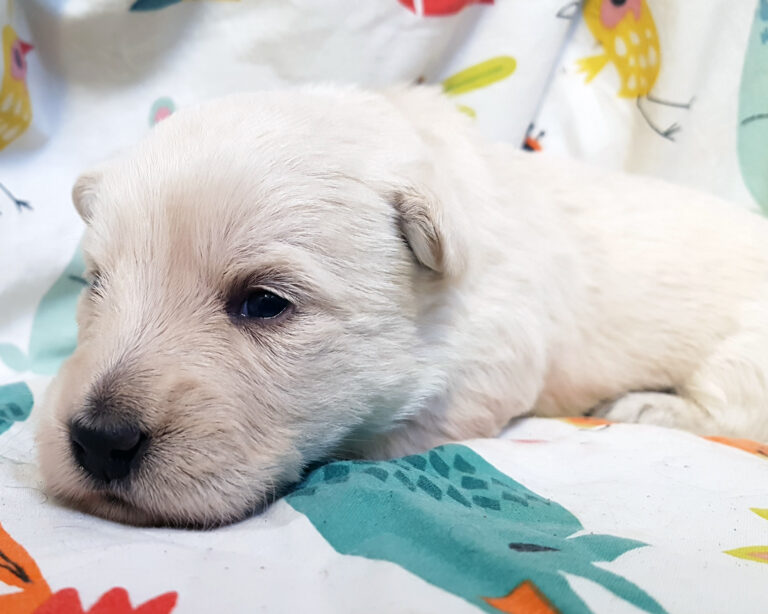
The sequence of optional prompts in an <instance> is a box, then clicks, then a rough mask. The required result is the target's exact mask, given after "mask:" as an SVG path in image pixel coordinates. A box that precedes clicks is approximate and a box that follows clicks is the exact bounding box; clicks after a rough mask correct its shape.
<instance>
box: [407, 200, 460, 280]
mask: <svg viewBox="0 0 768 614" xmlns="http://www.w3.org/2000/svg"><path fill="white" fill-rule="evenodd" d="M393 204H394V207H395V210H396V211H397V214H398V223H399V225H400V231H401V232H402V233H403V236H404V237H405V239H406V241H407V242H408V245H409V247H410V248H411V251H412V252H413V254H414V255H415V256H416V259H417V260H418V261H419V262H420V263H421V264H422V265H424V266H425V267H427V268H429V269H432V270H433V271H435V272H436V273H440V274H441V275H444V276H446V277H458V276H459V275H461V273H463V271H464V269H465V268H466V258H465V256H466V254H465V249H464V245H463V243H462V241H461V240H460V238H459V236H458V234H457V233H456V232H455V231H453V229H451V228H450V224H449V223H448V221H447V220H446V219H445V216H444V213H443V210H442V208H441V207H440V203H439V202H438V201H437V199H436V198H435V197H434V196H433V195H431V194H429V193H427V192H425V191H424V190H415V189H410V188H409V189H404V190H399V191H397V192H396V193H395V194H394V198H393Z"/></svg>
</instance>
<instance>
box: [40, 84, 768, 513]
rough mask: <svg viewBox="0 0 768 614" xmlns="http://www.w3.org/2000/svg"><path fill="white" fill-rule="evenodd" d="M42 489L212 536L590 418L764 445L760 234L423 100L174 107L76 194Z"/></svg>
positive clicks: (766, 258) (339, 96)
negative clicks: (349, 465) (348, 479)
mask: <svg viewBox="0 0 768 614" xmlns="http://www.w3.org/2000/svg"><path fill="white" fill-rule="evenodd" d="M73 196H74V202H75V205H76V208H77V210H78V212H79V213H80V215H81V216H82V218H83V219H84V220H85V222H86V224H87V231H86V234H85V238H84V243H83V248H84V252H85V255H86V261H87V264H88V276H89V279H90V280H91V286H90V289H89V290H88V291H87V292H85V293H84V296H83V297H82V299H81V302H80V305H79V312H78V323H79V327H80V333H79V340H78V347H77V350H76V352H75V353H74V355H73V356H72V357H71V358H70V359H69V360H68V361H67V362H66V364H65V365H64V366H63V367H62V369H61V372H60V373H59V375H58V377H57V378H56V380H55V381H54V383H53V384H52V386H51V389H50V391H49V394H48V397H47V400H46V403H45V408H44V412H45V418H44V421H43V424H42V427H41V430H40V433H39V448H40V462H41V466H42V471H43V474H44V477H45V479H46V481H47V484H48V487H49V489H50V490H51V491H52V492H53V493H54V494H56V495H58V496H60V497H62V498H64V499H65V500H67V501H69V502H71V503H74V504H76V505H77V506H79V507H80V508H82V509H84V510H86V511H89V512H92V513H95V514H98V515H101V516H105V517H108V518H112V519H116V520H119V521H125V522H129V523H136V524H171V525H196V526H200V525H202V526H212V525H216V524H220V523H225V522H230V521H235V520H237V519H240V518H243V517H244V516H246V515H248V514H250V513H252V512H253V511H254V510H257V509H259V508H260V507H261V506H263V505H264V504H265V503H267V502H269V501H270V500H271V499H272V498H274V496H276V495H277V494H278V493H279V492H280V491H281V489H282V488H284V487H285V485H287V484H290V483H291V482H293V481H295V480H297V479H298V478H299V477H300V475H301V473H302V471H303V470H304V469H305V468H306V467H307V466H308V464H310V463H313V462H316V461H319V460H322V459H326V458H329V457H367V458H379V457H389V456H395V455H402V454H407V453H413V452H418V451H422V450H424V449H427V448H429V447H431V446H434V445H437V444H440V443H442V442H446V441H452V440H460V439H467V438H472V437H489V436H494V435H496V434H497V433H498V432H499V431H500V430H501V429H502V428H503V427H504V426H505V425H506V424H507V423H508V422H509V421H510V420H511V419H513V418H516V417H519V416H523V415H526V414H530V413H534V414H536V415H541V416H561V415H578V414H584V413H587V412H589V411H590V410H595V408H597V411H599V413H600V414H601V415H605V416H606V417H607V418H609V419H611V420H621V421H633V422H646V423H654V424H661V425H667V426H673V427H680V428H684V429H689V430H692V431H695V432H699V433H718V434H722V435H731V436H743V437H752V438H756V439H761V440H766V439H768V387H767V385H766V378H767V377H768V222H766V221H765V220H763V219H761V218H760V217H758V216H757V215H754V214H752V213H749V212H746V211H743V210H740V209H738V208H736V207H734V206H730V205H727V204H724V203H721V202H720V201H718V200H717V199H715V198H713V197H711V196H707V195H705V194H698V193H695V192H692V191H689V190H687V189H684V188H681V187H675V186H672V185H667V184H665V183H662V182H659V181H656V180H654V179H649V178H640V177H629V176H625V175H620V174H608V173H604V172H601V171H599V170H596V169H592V168H589V167H587V166H583V165H580V164H577V163H574V162H567V161H559V160H555V159H551V158H549V157H547V156H546V155H543V154H529V153H524V152H518V151H517V150H516V149H515V148H512V147H510V146H507V145H492V144H489V143H487V142H485V141H483V140H482V139H481V138H479V136H478V135H477V134H476V133H475V131H474V129H473V127H472V122H471V120H469V119H468V118H466V117H464V116H463V115H462V114H460V113H458V112H457V111H456V110H455V109H454V107H453V105H452V104H451V103H449V102H446V101H445V100H444V99H443V98H442V97H441V96H440V94H439V93H438V92H437V91H435V90H432V89H428V88H419V89H408V88H393V89H391V90H388V91H385V92H383V93H369V92H364V91H360V90H357V89H349V88H332V87H327V88H321V87H317V88H304V89H299V90H293V91H284V92H265V93H258V94H252V95H239V96H233V97H229V98H224V99H221V100H218V101H215V102H211V103H209V104H204V105H202V106H200V107H198V108H194V109H189V110H185V111H181V112H179V113H177V114H175V115H174V116H173V117H171V118H170V119H168V120H167V121H164V122H162V123H161V124H160V125H159V126H157V127H156V128H155V129H154V131H153V132H152V133H151V134H150V135H149V136H148V137H147V138H146V139H145V140H144V141H143V142H142V143H140V144H139V145H138V146H136V147H135V148H134V149H132V150H130V151H127V152H125V153H123V154H122V155H120V156H119V157H117V158H116V159H114V160H112V161H110V162H107V163H106V164H104V165H103V166H101V167H99V168H97V169H95V170H93V171H91V172H88V173H86V174H84V175H83V176H82V177H81V178H80V179H79V180H78V181H77V184H76V186H75V188H74V194H73Z"/></svg>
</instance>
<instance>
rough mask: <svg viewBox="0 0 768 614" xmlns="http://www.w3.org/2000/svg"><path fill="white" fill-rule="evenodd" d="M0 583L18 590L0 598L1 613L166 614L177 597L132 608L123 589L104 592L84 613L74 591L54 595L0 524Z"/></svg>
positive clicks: (152, 600)
mask: <svg viewBox="0 0 768 614" xmlns="http://www.w3.org/2000/svg"><path fill="white" fill-rule="evenodd" d="M0 582H4V583H5V584H7V585H9V586H13V587H15V588H18V589H19V590H18V591H17V592H15V593H10V594H8V595H0V612H2V614H170V612H171V611H172V610H173V608H174V607H175V606H176V600H177V599H178V595H177V594H176V593H175V592H169V593H165V594H163V595H160V596H159V597H155V598H154V599H150V600H149V601H147V602H145V603H143V604H142V605H140V606H137V607H136V608H134V607H133V606H131V601H130V599H129V598H128V592H127V591H126V590H125V589H124V588H113V589H112V590H110V591H107V592H106V593H104V594H103V595H102V596H101V597H100V598H99V600H98V601H97V602H96V603H95V604H93V606H91V608H90V609H89V610H87V611H86V610H84V609H83V606H82V604H81V602H80V596H79V595H78V593H77V590H76V589H74V588H65V589H63V590H60V591H58V592H56V593H54V594H51V589H50V587H49V586H48V583H47V582H46V581H45V578H43V575H42V574H41V573H40V569H39V568H38V567H37V563H35V560H34V559H33V558H32V557H31V556H30V555H29V553H28V552H27V551H26V550H24V548H22V547H21V546H20V545H19V544H18V543H16V542H15V541H14V540H13V539H12V538H11V536H10V535H8V533H7V532H6V531H5V530H4V529H3V527H2V525H0Z"/></svg>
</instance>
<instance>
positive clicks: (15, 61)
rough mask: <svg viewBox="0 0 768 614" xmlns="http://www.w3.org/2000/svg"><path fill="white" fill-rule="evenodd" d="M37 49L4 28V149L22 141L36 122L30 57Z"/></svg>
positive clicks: (0, 129)
mask: <svg viewBox="0 0 768 614" xmlns="http://www.w3.org/2000/svg"><path fill="white" fill-rule="evenodd" d="M32 49H34V47H33V46H32V45H30V44H29V43H27V42H24V41H23V40H21V39H20V38H19V35H18V34H16V31H15V30H14V29H13V28H12V27H11V26H9V25H6V26H5V27H3V82H2V85H0V149H5V148H6V147H7V146H8V145H10V144H11V143H12V142H13V141H14V140H16V139H17V138H19V137H20V136H21V135H22V134H23V133H24V131H25V130H26V129H27V128H28V127H29V124H30V123H31V122H32V103H31V102H30V99H29V90H28V89H27V57H26V56H27V54H28V53H29V52H30V51H32Z"/></svg>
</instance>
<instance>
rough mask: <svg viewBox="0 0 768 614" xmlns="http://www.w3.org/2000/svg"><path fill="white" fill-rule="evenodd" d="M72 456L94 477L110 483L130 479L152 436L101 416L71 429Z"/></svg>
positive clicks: (133, 426) (76, 423)
mask: <svg viewBox="0 0 768 614" xmlns="http://www.w3.org/2000/svg"><path fill="white" fill-rule="evenodd" d="M69 435H70V441H71V445H72V454H73V455H74V457H75V460H76V461H77V463H78V464H79V465H80V466H81V467H82V468H83V469H84V470H85V471H86V473H88V474H89V475H90V476H91V477H92V478H94V479H95V480H97V481H99V482H104V483H109V482H111V481H113V480H121V479H123V478H125V477H127V476H128V475H129V474H130V473H131V472H132V471H134V470H135V469H136V467H137V466H138V464H139V462H140V460H141V457H142V455H143V454H144V451H145V449H146V447H147V446H146V444H147V441H148V436H147V434H146V433H145V432H143V431H142V430H141V429H140V428H139V427H138V426H137V425H134V424H130V423H126V422H123V421H118V420H115V419H114V418H112V417H110V416H99V417H98V418H97V419H95V420H90V421H89V422H88V423H87V424H86V423H84V422H79V421H74V422H72V424H71V425H70V428H69Z"/></svg>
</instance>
